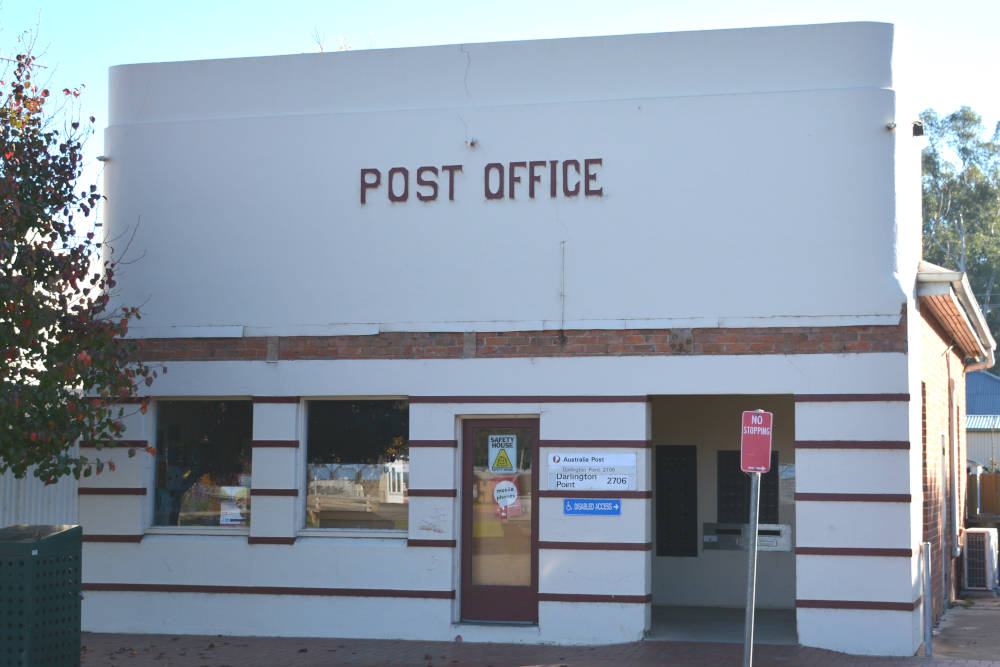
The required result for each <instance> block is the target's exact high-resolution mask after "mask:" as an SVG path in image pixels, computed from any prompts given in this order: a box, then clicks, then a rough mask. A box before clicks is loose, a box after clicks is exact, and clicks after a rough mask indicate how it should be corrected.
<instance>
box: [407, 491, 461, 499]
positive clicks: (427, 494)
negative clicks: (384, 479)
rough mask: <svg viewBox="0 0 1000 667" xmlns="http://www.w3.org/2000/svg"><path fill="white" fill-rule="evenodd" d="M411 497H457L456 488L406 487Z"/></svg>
mask: <svg viewBox="0 0 1000 667" xmlns="http://www.w3.org/2000/svg"><path fill="white" fill-rule="evenodd" d="M406 493H407V495H409V496H410V497H411V498H457V497H458V490H457V489H408V490H407V492H406Z"/></svg>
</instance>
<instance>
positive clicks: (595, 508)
mask: <svg viewBox="0 0 1000 667" xmlns="http://www.w3.org/2000/svg"><path fill="white" fill-rule="evenodd" d="M621 513H622V501H621V500H617V499H613V500H605V499H603V498H600V499H599V498H567V499H566V500H564V501H563V514H564V515H569V516H619V515H620V514H621Z"/></svg>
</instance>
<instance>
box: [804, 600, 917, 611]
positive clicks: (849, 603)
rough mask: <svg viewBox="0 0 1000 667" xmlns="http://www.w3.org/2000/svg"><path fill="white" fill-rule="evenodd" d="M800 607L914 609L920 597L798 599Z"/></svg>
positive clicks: (875, 609) (874, 609)
mask: <svg viewBox="0 0 1000 667" xmlns="http://www.w3.org/2000/svg"><path fill="white" fill-rule="evenodd" d="M795 606H796V607H798V608H799V609H864V610H873V611H913V610H914V609H916V608H917V607H919V606H920V598H917V599H916V600H914V601H913V602H869V601H867V600H796V601H795Z"/></svg>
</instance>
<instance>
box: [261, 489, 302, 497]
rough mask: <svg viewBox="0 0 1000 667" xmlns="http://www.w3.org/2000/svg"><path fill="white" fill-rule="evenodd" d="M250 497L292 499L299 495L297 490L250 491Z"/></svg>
mask: <svg viewBox="0 0 1000 667" xmlns="http://www.w3.org/2000/svg"><path fill="white" fill-rule="evenodd" d="M250 495H251V496H277V497H285V498H294V497H296V496H298V495H299V490H298V489H250Z"/></svg>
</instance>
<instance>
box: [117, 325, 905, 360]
mask: <svg viewBox="0 0 1000 667" xmlns="http://www.w3.org/2000/svg"><path fill="white" fill-rule="evenodd" d="M475 336H476V338H475V346H474V347H473V346H471V345H468V346H467V345H466V338H465V333H464V332H451V331H444V332H407V331H386V332H382V333H379V334H375V335H365V336H349V335H344V336H280V337H278V341H277V342H278V345H277V360H283V361H285V360H319V359H462V358H468V357H472V358H480V359H482V358H486V359H496V358H516V357H607V356H690V355H740V354H840V353H844V352H855V353H865V352H905V351H906V330H905V324H904V323H903V322H900V324H893V325H861V326H845V327H745V328H723V327H711V328H699V329H578V330H567V331H558V330H552V329H547V330H542V331H496V332H477V333H476V334H475ZM268 338H269V337H267V336H257V337H247V338H144V339H138V340H136V348H137V349H136V356H137V358H139V359H142V360H144V361H266V360H268ZM272 345H273V338H272ZM272 350H273V347H272ZM272 360H274V358H273V357H272Z"/></svg>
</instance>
